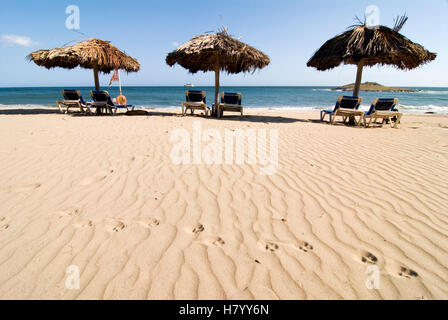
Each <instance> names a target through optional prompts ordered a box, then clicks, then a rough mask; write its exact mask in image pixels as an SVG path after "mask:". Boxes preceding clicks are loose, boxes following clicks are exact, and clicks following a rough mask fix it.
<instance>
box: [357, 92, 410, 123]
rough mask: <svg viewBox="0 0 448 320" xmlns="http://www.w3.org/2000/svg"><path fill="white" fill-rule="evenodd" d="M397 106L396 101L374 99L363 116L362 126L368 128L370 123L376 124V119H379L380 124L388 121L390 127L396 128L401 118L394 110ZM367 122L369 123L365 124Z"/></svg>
mask: <svg viewBox="0 0 448 320" xmlns="http://www.w3.org/2000/svg"><path fill="white" fill-rule="evenodd" d="M397 104H398V99H375V100H374V101H373V103H372V106H371V107H370V110H369V111H367V112H366V113H365V114H364V117H363V118H364V126H365V127H366V128H368V127H369V126H370V124H371V123H372V121H374V122H375V123H376V121H377V119H381V120H382V122H381V124H383V123H384V122H385V121H389V122H390V125H391V127H393V128H396V127H397V126H398V124H399V123H400V120H401V117H402V116H403V114H402V113H400V112H398V111H397V110H396V109H395V106H396V105H397ZM367 120H369V121H368V122H367Z"/></svg>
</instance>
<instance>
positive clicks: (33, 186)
mask: <svg viewBox="0 0 448 320" xmlns="http://www.w3.org/2000/svg"><path fill="white" fill-rule="evenodd" d="M41 186H42V185H41V184H40V183H34V184H26V185H19V186H8V187H0V192H4V193H11V192H24V191H29V190H34V189H37V188H40V187H41Z"/></svg>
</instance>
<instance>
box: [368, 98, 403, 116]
mask: <svg viewBox="0 0 448 320" xmlns="http://www.w3.org/2000/svg"><path fill="white" fill-rule="evenodd" d="M397 103H398V99H375V100H374V101H373V103H372V105H371V106H370V110H369V112H368V113H367V114H372V113H374V112H376V111H391V110H392V109H393V108H394V107H395V106H396V105H397Z"/></svg>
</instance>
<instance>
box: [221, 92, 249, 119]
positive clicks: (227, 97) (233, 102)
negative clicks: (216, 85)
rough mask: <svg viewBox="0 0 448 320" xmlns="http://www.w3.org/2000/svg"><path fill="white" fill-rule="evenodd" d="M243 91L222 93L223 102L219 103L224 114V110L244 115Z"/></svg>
mask: <svg viewBox="0 0 448 320" xmlns="http://www.w3.org/2000/svg"><path fill="white" fill-rule="evenodd" d="M241 99H242V95H241V93H230V92H222V93H221V103H220V104H219V112H220V113H221V114H220V115H221V116H222V115H223V113H224V111H232V112H240V113H241V115H243V106H242V105H241Z"/></svg>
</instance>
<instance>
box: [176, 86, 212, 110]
mask: <svg viewBox="0 0 448 320" xmlns="http://www.w3.org/2000/svg"><path fill="white" fill-rule="evenodd" d="M188 109H190V112H191V114H193V113H194V110H203V111H204V114H205V115H206V116H208V115H209V110H208V109H207V98H206V94H205V91H198V90H187V91H185V102H182V115H183V116H184V115H186V114H187V110H188Z"/></svg>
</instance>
